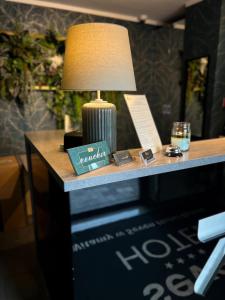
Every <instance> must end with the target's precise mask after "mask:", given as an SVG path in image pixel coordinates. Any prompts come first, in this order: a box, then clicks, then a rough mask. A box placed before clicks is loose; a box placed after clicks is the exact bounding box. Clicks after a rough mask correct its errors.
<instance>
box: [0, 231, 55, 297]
mask: <svg viewBox="0 0 225 300" xmlns="http://www.w3.org/2000/svg"><path fill="white" fill-rule="evenodd" d="M0 299H1V300H40V299H41V300H49V297H48V296H47V291H46V287H45V284H44V281H43V278H42V275H41V272H40V269H39V266H38V262H37V259H36V253H35V244H34V237H33V228H32V226H27V227H25V228H23V229H20V230H17V231H15V232H10V233H9V232H8V233H0Z"/></svg>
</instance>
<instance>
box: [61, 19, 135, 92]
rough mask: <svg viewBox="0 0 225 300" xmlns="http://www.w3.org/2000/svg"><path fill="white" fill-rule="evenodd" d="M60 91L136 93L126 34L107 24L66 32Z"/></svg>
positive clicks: (118, 28)
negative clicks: (61, 89)
mask: <svg viewBox="0 0 225 300" xmlns="http://www.w3.org/2000/svg"><path fill="white" fill-rule="evenodd" d="M62 88H63V89H65V90H82V91H88V90H89V91H95V90H105V91H113V90H115V91H136V84H135V78H134V70H133V64H132V57H131V50H130V44H129V37H128V31H127V29H126V28H125V27H123V26H119V25H115V24H108V23H87V24H80V25H74V26H72V27H70V28H69V29H68V33H67V38H66V51H65V58H64V69H63V80H62Z"/></svg>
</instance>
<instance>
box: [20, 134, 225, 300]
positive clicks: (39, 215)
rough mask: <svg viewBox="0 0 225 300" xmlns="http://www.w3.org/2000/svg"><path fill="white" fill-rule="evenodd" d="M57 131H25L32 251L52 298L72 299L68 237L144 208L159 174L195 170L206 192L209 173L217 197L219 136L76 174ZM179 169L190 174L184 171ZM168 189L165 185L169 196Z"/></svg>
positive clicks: (224, 146) (223, 153)
mask: <svg viewBox="0 0 225 300" xmlns="http://www.w3.org/2000/svg"><path fill="white" fill-rule="evenodd" d="M63 134H64V133H63V131H42V132H28V133H27V134H26V135H25V141H26V150H27V158H28V166H29V175H30V184H31V192H32V203H33V213H34V225H35V236H36V241H37V253H38V256H39V260H40V264H41V266H42V269H43V272H44V274H45V277H46V280H47V285H48V287H49V291H50V294H51V296H52V299H64V298H65V296H66V299H75V298H76V278H75V277H74V269H75V268H76V256H75V255H74V253H73V251H72V248H73V243H72V236H73V235H76V233H77V232H79V231H82V230H85V229H87V228H89V227H90V226H98V225H99V224H104V222H109V221H111V222H115V221H117V220H121V219H122V218H131V217H133V216H135V215H137V214H141V213H144V212H145V210H146V209H148V208H149V207H150V206H154V203H157V200H158V198H160V197H161V198H163V197H165V196H163V195H162V192H163V191H162V189H163V182H159V178H160V175H162V176H163V175H164V174H170V173H171V174H172V173H174V174H175V176H174V177H173V180H172V181H174V178H177V177H180V178H181V180H182V176H185V177H183V178H191V177H193V178H194V176H195V177H196V178H197V177H198V174H201V176H200V177H201V179H199V180H200V181H199V182H198V180H197V183H196V189H199V190H198V191H197V192H199V193H204V192H205V191H206V193H208V189H209V185H210V180H211V178H210V177H213V178H212V181H213V182H214V186H213V189H212V190H210V192H212V193H213V192H214V191H215V190H216V191H217V192H216V193H217V196H218V197H219V196H223V192H224V189H223V188H224V187H223V180H224V168H223V167H224V162H225V138H221V139H212V140H202V141H196V142H192V143H191V147H190V150H189V151H188V152H186V153H184V155H183V157H179V158H169V157H166V156H165V155H164V150H163V151H162V152H159V153H156V154H155V161H153V162H152V163H150V164H149V165H148V166H145V165H144V164H143V163H142V161H141V160H140V158H139V156H138V150H132V151H131V152H132V154H133V156H134V157H135V159H134V161H133V162H132V163H129V164H127V165H123V166H121V167H117V166H115V165H113V164H111V165H109V166H106V167H104V168H101V169H98V170H95V171H93V172H90V173H86V174H83V175H81V176H76V174H75V173H74V170H73V168H72V165H71V163H70V160H69V157H68V155H67V153H65V152H62V151H60V145H61V144H62V143H63ZM209 166H212V168H213V169H212V170H211V169H210V170H209V169H208V167H209ZM185 170H187V171H188V170H195V173H187V174H186V173H185V172H186V171H185ZM207 172H209V174H210V176H208V173H207ZM179 174H182V175H181V176H178V175H179ZM184 174H185V175H184ZM193 174H194V175H193ZM212 174H213V176H212ZM202 178H203V179H202ZM175 180H177V179H175ZM190 180H191V179H190ZM192 180H193V182H191V181H190V182H191V183H190V185H191V186H194V184H195V182H196V180H195V178H194V179H192ZM166 181H167V182H170V180H169V179H168V180H166ZM178 182H179V181H176V182H175V183H174V185H175V186H176V185H177V184H178ZM168 188H169V187H168ZM177 189H178V190H179V187H178V186H177ZM183 190H184V189H183V186H182V188H181V192H182V191H183ZM189 190H190V189H189V188H187V190H186V191H185V192H184V193H185V194H187V193H188V192H189ZM165 194H168V192H167V191H166V192H165ZM173 194H174V195H175V193H173V191H172V192H171V190H170V198H173V196H174V195H173ZM160 195H161V196H160ZM76 300H79V299H76Z"/></svg>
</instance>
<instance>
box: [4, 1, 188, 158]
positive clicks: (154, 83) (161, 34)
mask: <svg viewBox="0 0 225 300" xmlns="http://www.w3.org/2000/svg"><path fill="white" fill-rule="evenodd" d="M94 21H97V22H112V23H118V24H121V25H124V26H126V27H127V28H128V31H129V35H130V42H131V49H132V56H133V63H134V71H135V77H136V82H137V88H138V92H139V93H145V94H146V95H147V98H148V101H149V104H150V107H151V110H152V113H153V116H154V118H155V121H156V125H157V127H158V130H159V133H160V136H161V138H162V141H163V143H167V142H169V136H170V128H171V124H172V122H173V121H174V120H177V119H178V118H179V110H180V98H181V96H180V92H181V89H180V85H179V82H180V79H181V58H180V54H179V53H180V51H181V50H182V49H183V31H182V30H175V29H173V28H163V27H155V26H150V25H143V24H137V23H133V22H125V21H119V20H115V19H109V18H103V17H97V16H92V15H86V14H79V13H74V12H68V11H61V10H56V9H48V8H41V7H35V6H30V5H23V4H13V3H7V2H5V1H3V0H0V24H1V28H0V29H4V30H13V29H14V26H15V22H19V23H20V24H22V25H23V27H24V28H25V29H28V30H29V31H31V32H40V33H45V32H46V30H48V29H54V30H55V31H57V32H59V33H61V34H62V35H65V33H66V29H67V28H68V27H69V26H70V25H72V24H76V23H84V22H94ZM118 119H119V122H118V144H119V147H120V148H124V149H125V148H131V147H137V146H138V140H137V137H136V134H135V131H134V128H133V126H132V123H131V120H130V117H129V113H128V110H127V108H126V105H125V103H124V100H123V99H121V105H120V107H119V112H118ZM52 128H55V120H54V117H53V116H52V115H51V114H50V113H49V111H48V109H47V107H46V105H45V102H44V100H43V98H42V97H41V92H35V93H34V94H33V96H32V99H30V103H28V104H27V105H25V109H24V110H21V109H18V107H17V106H16V105H15V103H12V104H9V103H6V102H3V100H1V99H0V141H1V142H0V155H6V154H15V153H21V152H23V151H24V143H23V131H26V130H42V129H52Z"/></svg>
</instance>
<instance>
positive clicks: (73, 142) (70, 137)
mask: <svg viewBox="0 0 225 300" xmlns="http://www.w3.org/2000/svg"><path fill="white" fill-rule="evenodd" d="M82 145H83V136H82V133H81V132H80V131H70V132H66V133H65V134H64V151H66V150H67V149H69V148H74V147H78V146H82Z"/></svg>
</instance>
